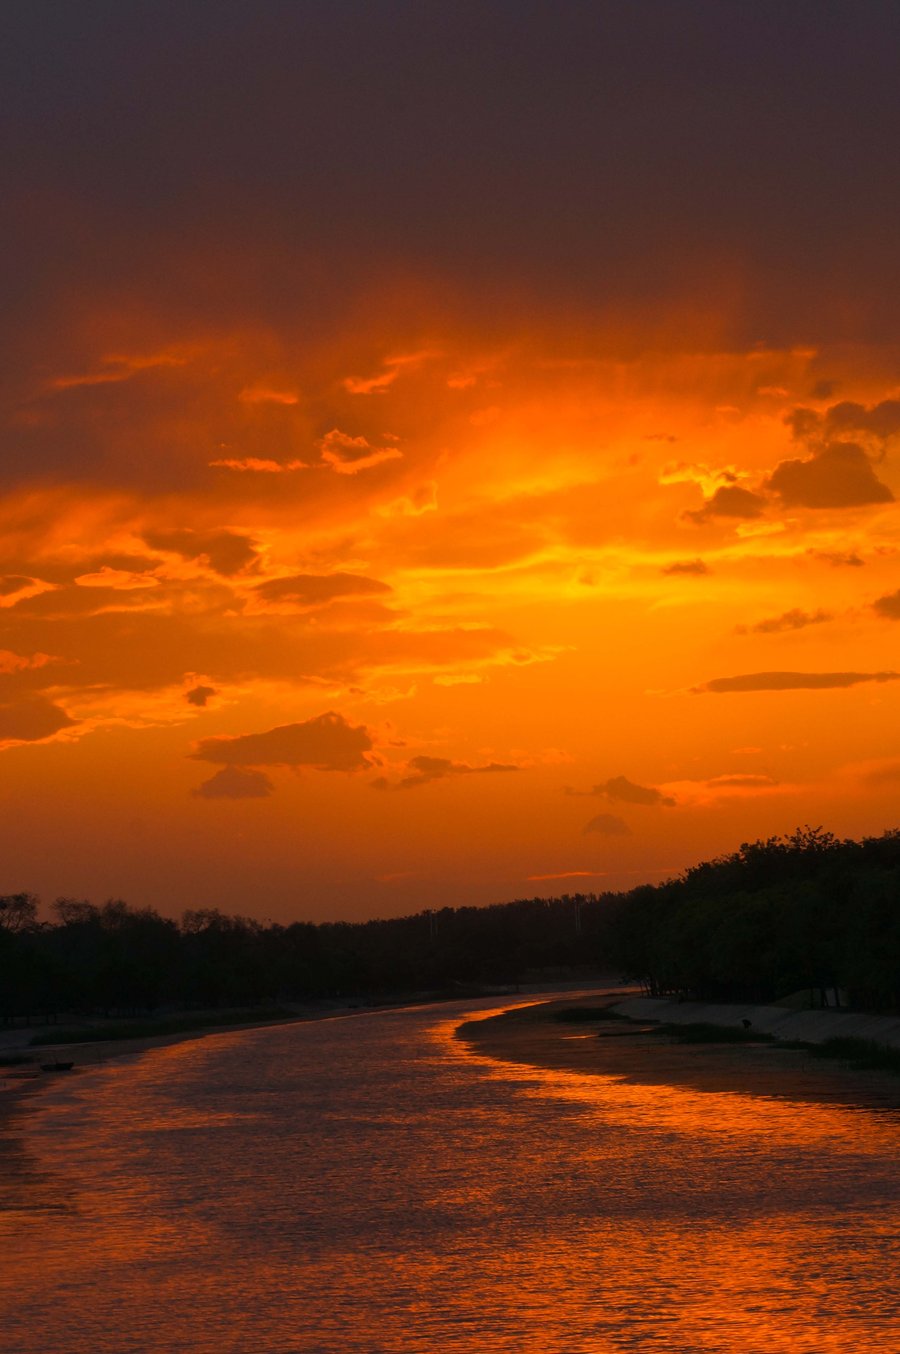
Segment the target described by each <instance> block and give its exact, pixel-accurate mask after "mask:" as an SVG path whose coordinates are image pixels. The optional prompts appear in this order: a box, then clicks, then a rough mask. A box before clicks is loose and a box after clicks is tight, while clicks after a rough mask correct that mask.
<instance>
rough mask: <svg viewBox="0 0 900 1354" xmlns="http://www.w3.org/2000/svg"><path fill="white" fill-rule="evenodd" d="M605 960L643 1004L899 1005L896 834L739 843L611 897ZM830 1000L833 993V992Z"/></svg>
mask: <svg viewBox="0 0 900 1354" xmlns="http://www.w3.org/2000/svg"><path fill="white" fill-rule="evenodd" d="M607 921H608V943H609V953H610V955H611V956H613V955H614V956H615V962H616V963H617V964H618V965H619V966H621V967H622V969H623V970H624V971H627V972H629V973H631V974H633V975H634V976H635V977H638V978H640V979H641V981H642V982H643V983H644V985H645V986H646V988H647V990H648V991H649V992H650V993H652V994H653V995H654V996H682V997H691V998H696V999H700V1000H706V1001H760V1002H765V1001H773V1000H776V999H778V998H779V997H783V996H787V995H790V994H793V993H795V992H799V991H801V990H803V991H807V992H809V993H810V995H811V998H812V1002H813V1004H814V1005H825V1004H829V1005H836V1004H841V1003H842V1002H843V1001H844V1000H846V1001H847V1002H848V1004H849V1005H851V1006H852V1007H854V1008H855V1009H858V1010H871V1011H884V1010H892V1009H897V1008H898V1007H900V831H892V832H886V833H884V835H883V836H881V837H867V838H864V839H863V840H862V841H860V842H856V841H841V840H839V839H838V838H836V837H834V836H833V835H832V834H831V833H830V832H823V831H822V830H821V829H820V828H809V827H805V828H799V829H798V830H797V831H796V832H794V833H793V834H792V835H791V836H789V837H770V838H769V839H768V840H767V841H757V842H751V843H745V844H744V845H743V846H742V847H741V848H740V850H738V851H736V852H735V853H734V854H733V855H730V856H723V857H720V858H719V859H717V860H712V861H705V862H704V863H703V864H701V865H695V866H694V867H693V868H692V869H689V870H686V871H685V873H684V874H683V875H681V876H679V877H678V878H677V879H672V880H668V881H667V882H666V883H664V884H659V885H656V886H643V887H640V888H636V889H632V890H631V892H630V893H626V894H622V895H620V896H619V897H618V898H615V899H613V900H611V903H610V908H609V913H608V918H607ZM841 994H845V996H842V995H841Z"/></svg>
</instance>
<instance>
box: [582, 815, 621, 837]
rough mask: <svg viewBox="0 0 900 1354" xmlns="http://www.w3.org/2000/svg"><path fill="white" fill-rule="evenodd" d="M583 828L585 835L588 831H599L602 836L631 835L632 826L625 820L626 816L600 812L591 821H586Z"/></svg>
mask: <svg viewBox="0 0 900 1354" xmlns="http://www.w3.org/2000/svg"><path fill="white" fill-rule="evenodd" d="M582 830H583V832H584V833H585V835H587V834H588V833H597V834H599V836H601V837H630V836H631V828H630V827H629V826H628V824H627V823H626V822H625V820H624V818H617V817H616V815H615V814H614V813H598V814H597V816H596V817H595V818H592V819H591V820H590V822H589V823H585V825H584V828H583V829H582Z"/></svg>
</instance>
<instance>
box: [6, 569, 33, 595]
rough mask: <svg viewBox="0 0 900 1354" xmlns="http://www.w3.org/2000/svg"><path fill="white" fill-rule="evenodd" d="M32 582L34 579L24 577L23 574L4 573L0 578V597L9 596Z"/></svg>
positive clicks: (29, 585) (28, 586) (27, 586)
mask: <svg viewBox="0 0 900 1354" xmlns="http://www.w3.org/2000/svg"><path fill="white" fill-rule="evenodd" d="M33 583H34V579H33V578H26V577H25V575H24V574H6V575H5V577H2V578H0V597H11V596H12V594H13V593H16V592H21V591H22V589H23V588H30V587H31V585H32V584H33Z"/></svg>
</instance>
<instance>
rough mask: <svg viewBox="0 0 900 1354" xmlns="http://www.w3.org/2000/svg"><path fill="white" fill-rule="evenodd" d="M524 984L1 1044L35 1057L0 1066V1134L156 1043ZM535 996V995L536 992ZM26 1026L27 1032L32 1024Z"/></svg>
mask: <svg viewBox="0 0 900 1354" xmlns="http://www.w3.org/2000/svg"><path fill="white" fill-rule="evenodd" d="M602 985H603V980H602V979H598V981H597V984H596V987H601V986H602ZM528 986H529V984H524V985H522V986H521V987H520V990H519V991H518V992H508V993H507V992H485V993H466V994H464V995H455V996H443V995H442V996H440V997H424V998H407V999H405V1000H404V999H402V998H401V999H399V1000H397V1001H393V1002H385V1003H384V1004H383V1005H371V1006H363V1005H361V1004H359V1003H358V1002H357V1003H354V1004H353V1005H343V1006H340V1005H335V1006H333V1007H318V1008H306V1009H298V1010H297V1012H296V1014H295V1015H289V1016H284V1017H282V1018H280V1019H271V1018H270V1019H261V1020H258V1021H250V1020H246V1021H240V1022H239V1023H228V1022H223V1023H222V1024H220V1025H199V1026H195V1027H194V1028H193V1029H186V1030H178V1031H171V1032H169V1033H165V1032H163V1031H160V1033H159V1034H149V1035H142V1036H139V1037H136V1038H124V1039H123V1038H118V1039H92V1040H85V1041H83V1042H81V1043H65V1042H63V1043H58V1044H40V1045H31V1044H27V1043H24V1042H17V1043H12V1044H9V1045H7V1046H2V1047H0V1056H12V1057H16V1056H27V1057H32V1056H33V1058H34V1062H33V1063H20V1064H13V1065H10V1066H6V1067H0V1133H2V1132H3V1130H4V1127H5V1125H6V1124H7V1122H8V1120H9V1118H10V1116H11V1115H12V1114H13V1113H14V1112H15V1111H16V1110H17V1109H22V1108H24V1107H25V1105H26V1104H27V1103H28V1101H30V1099H31V1098H32V1096H34V1095H36V1094H39V1093H40V1092H42V1091H44V1090H48V1089H52V1088H54V1087H57V1086H58V1085H59V1081H58V1077H60V1076H64V1077H65V1076H71V1075H75V1076H78V1075H80V1074H83V1073H84V1072H89V1071H91V1069H92V1068H94V1067H99V1066H100V1065H102V1064H103V1063H107V1062H111V1061H112V1060H114V1059H116V1058H132V1057H139V1056H140V1055H141V1054H142V1053H149V1052H151V1051H152V1050H153V1049H156V1048H166V1047H168V1046H170V1045H172V1044H181V1043H187V1042H190V1041H192V1040H198V1039H205V1038H207V1037H209V1036H212V1035H219V1034H235V1033H239V1032H240V1031H241V1030H259V1029H277V1028H280V1027H281V1026H284V1025H305V1024H312V1023H317V1022H319V1021H322V1020H346V1019H350V1018H351V1017H353V1016H366V1015H378V1014H382V1013H387V1012H391V1011H406V1010H411V1009H414V1008H416V1007H425V1006H441V1005H444V1004H447V1003H451V1002H458V1001H469V1000H476V1001H477V1000H490V999H492V998H497V999H498V1000H505V999H509V1000H511V1001H521V1002H525V1003H527V1002H528V1001H529V995H530V994H529V992H528V990H527V989H528ZM554 986H556V985H555V984H552V983H551V984H548V986H547V987H543V986H539V985H536V987H538V992H539V994H540V995H543V994H545V993H547V992H548V991H552V990H553V988H554ZM561 986H562V987H563V990H565V991H573V990H575V989H576V988H581V990H583V984H578V983H575V982H573V983H571V984H565V985H561ZM595 990H596V989H595ZM534 995H537V993H536V994H534ZM560 995H562V993H560ZM618 995H619V996H620V997H621V996H622V995H623V994H622V993H621V992H620V993H619V994H618ZM25 1028H27V1029H28V1032H29V1033H31V1032H32V1029H33V1028H34V1027H25ZM40 1028H41V1029H46V1028H47V1027H46V1026H42V1027H40ZM22 1032H23V1033H24V1032H25V1030H24V1029H23V1031H22ZM56 1060H59V1061H60V1062H63V1061H65V1062H69V1061H74V1063H75V1066H74V1068H73V1069H72V1071H71V1072H59V1073H53V1072H44V1071H42V1070H41V1068H40V1064H41V1062H52V1061H56Z"/></svg>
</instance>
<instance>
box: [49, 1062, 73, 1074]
mask: <svg viewBox="0 0 900 1354" xmlns="http://www.w3.org/2000/svg"><path fill="white" fill-rule="evenodd" d="M74 1066H75V1064H74V1063H61V1062H55V1063H41V1071H42V1072H71V1070H72V1068H73V1067H74Z"/></svg>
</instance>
